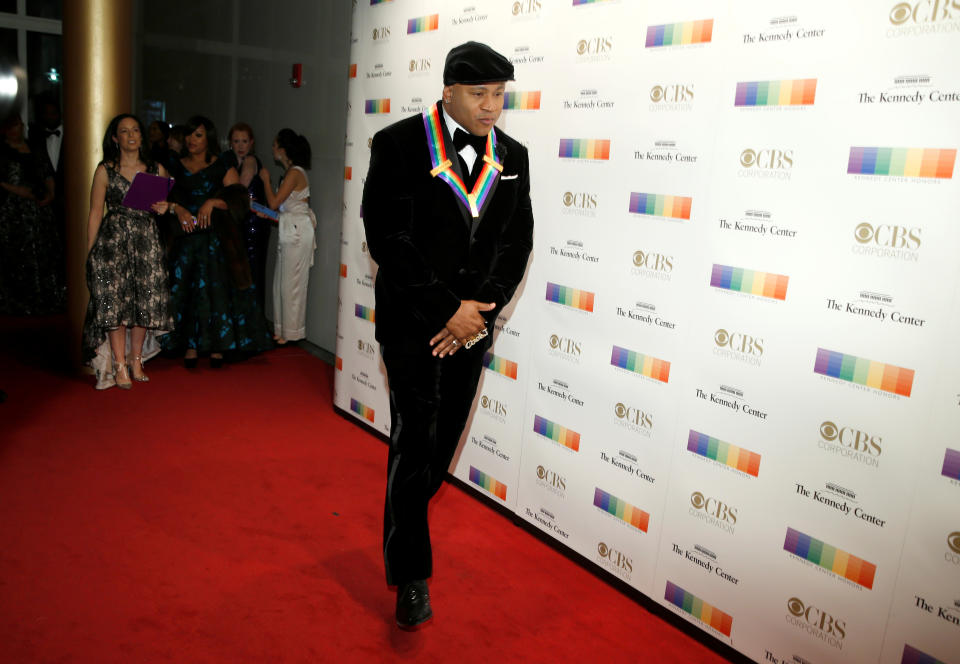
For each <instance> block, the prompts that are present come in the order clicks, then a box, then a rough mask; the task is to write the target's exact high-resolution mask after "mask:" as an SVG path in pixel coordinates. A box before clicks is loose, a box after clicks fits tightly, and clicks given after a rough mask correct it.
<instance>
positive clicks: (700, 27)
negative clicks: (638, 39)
mask: <svg viewBox="0 0 960 664" xmlns="http://www.w3.org/2000/svg"><path fill="white" fill-rule="evenodd" d="M711 39H713V19H712V18H708V19H706V20H703V21H687V22H685V23H667V24H664V25H650V26H647V44H646V47H647V48H651V47H656V46H685V45H687V44H706V43H708V42H709V41H710V40H711Z"/></svg>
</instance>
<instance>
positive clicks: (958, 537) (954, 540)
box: [947, 532, 960, 554]
mask: <svg viewBox="0 0 960 664" xmlns="http://www.w3.org/2000/svg"><path fill="white" fill-rule="evenodd" d="M947 546H949V547H950V550H951V551H953V552H954V553H958V554H960V532H955V533H950V534H949V535H947Z"/></svg>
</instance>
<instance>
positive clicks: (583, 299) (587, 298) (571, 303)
mask: <svg viewBox="0 0 960 664" xmlns="http://www.w3.org/2000/svg"><path fill="white" fill-rule="evenodd" d="M547 302H556V303H557V304H562V305H563V306H565V307H572V308H574V309H580V310H581V311H589V312H593V293H591V292H590V291H584V290H577V289H576V288H569V287H568V286H561V285H559V284H553V283H550V282H549V281H548V282H547Z"/></svg>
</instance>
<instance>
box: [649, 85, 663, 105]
mask: <svg viewBox="0 0 960 664" xmlns="http://www.w3.org/2000/svg"><path fill="white" fill-rule="evenodd" d="M662 99H663V86H662V85H655V86H653V88H652V89H651V90H650V101H654V102H657V101H661V100H662Z"/></svg>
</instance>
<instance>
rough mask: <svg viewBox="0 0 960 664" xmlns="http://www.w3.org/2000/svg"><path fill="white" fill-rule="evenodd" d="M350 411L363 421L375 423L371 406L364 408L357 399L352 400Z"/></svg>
mask: <svg viewBox="0 0 960 664" xmlns="http://www.w3.org/2000/svg"><path fill="white" fill-rule="evenodd" d="M350 410H351V411H353V412H354V413H356V414H357V415H359V416H360V417H362V418H363V419H365V420H367V421H369V422H373V408H371V407H370V406H364V405H363V404H362V403H360V402H359V401H357V400H356V399H350Z"/></svg>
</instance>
